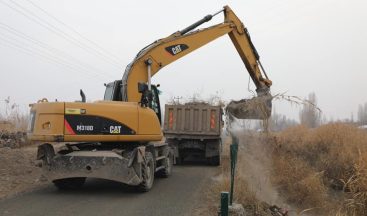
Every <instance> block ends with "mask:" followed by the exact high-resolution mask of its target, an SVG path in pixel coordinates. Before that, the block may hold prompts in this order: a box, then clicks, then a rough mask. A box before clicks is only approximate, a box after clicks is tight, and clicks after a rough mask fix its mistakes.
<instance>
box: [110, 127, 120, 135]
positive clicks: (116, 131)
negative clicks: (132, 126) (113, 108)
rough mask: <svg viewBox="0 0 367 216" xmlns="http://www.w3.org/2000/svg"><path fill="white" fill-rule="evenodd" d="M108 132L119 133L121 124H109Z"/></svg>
mask: <svg viewBox="0 0 367 216" xmlns="http://www.w3.org/2000/svg"><path fill="white" fill-rule="evenodd" d="M110 133H111V134H120V133H121V126H110Z"/></svg>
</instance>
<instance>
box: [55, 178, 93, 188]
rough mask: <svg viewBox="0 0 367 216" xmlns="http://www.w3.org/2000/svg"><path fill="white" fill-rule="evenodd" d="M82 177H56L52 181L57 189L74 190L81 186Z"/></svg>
mask: <svg viewBox="0 0 367 216" xmlns="http://www.w3.org/2000/svg"><path fill="white" fill-rule="evenodd" d="M85 179H86V178H84V177H79V178H67V179H58V180H54V181H53V182H52V183H54V185H55V186H56V187H57V188H58V189H59V190H75V189H78V188H81V187H82V186H83V185H84V183H85Z"/></svg>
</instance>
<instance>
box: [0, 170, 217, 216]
mask: <svg viewBox="0 0 367 216" xmlns="http://www.w3.org/2000/svg"><path fill="white" fill-rule="evenodd" d="M215 173H216V167H210V166H205V165H185V166H175V167H174V171H173V174H172V176H170V177H169V178H167V179H165V178H156V179H155V182H154V187H153V189H152V190H151V191H149V192H147V193H138V192H135V191H134V190H133V189H132V188H130V187H126V186H124V185H122V184H119V183H115V182H110V181H106V180H99V179H90V180H87V182H86V184H85V186H84V187H83V188H82V189H80V190H77V191H59V190H57V189H56V188H55V187H54V186H53V185H52V184H51V183H50V184H49V185H47V186H45V187H42V188H40V189H38V190H36V191H33V192H29V193H25V194H22V195H19V196H16V197H12V198H9V199H5V200H1V201H0V215H5V216H10V215H11V216H13V215H17V216H18V215H19V216H23V215H25V216H42V215H44V216H46V215H47V216H48V215H55V216H61V215H62V216H64V215H68V216H70V215H78V216H84V215H85V216H93V215H96V216H97V215H98V216H101V215H109V216H114V215H119V216H122V215H128V216H135V215H144V216H149V215H159V216H171V215H175V216H180V215H190V211H191V210H192V209H193V208H195V206H197V204H198V203H199V202H200V200H201V199H202V198H203V196H205V195H204V194H203V193H202V191H203V188H204V187H205V186H208V183H209V182H210V179H211V177H213V176H214V175H215Z"/></svg>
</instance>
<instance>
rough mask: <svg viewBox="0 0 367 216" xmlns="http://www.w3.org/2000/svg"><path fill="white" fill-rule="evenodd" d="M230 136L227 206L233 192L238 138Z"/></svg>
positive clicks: (230, 203)
mask: <svg viewBox="0 0 367 216" xmlns="http://www.w3.org/2000/svg"><path fill="white" fill-rule="evenodd" d="M231 135H232V144H231V145H230V156H231V192H230V193H231V194H230V197H229V198H230V200H229V205H232V203H233V190H234V178H235V172H236V164H237V152H238V138H237V137H236V136H234V135H233V134H231Z"/></svg>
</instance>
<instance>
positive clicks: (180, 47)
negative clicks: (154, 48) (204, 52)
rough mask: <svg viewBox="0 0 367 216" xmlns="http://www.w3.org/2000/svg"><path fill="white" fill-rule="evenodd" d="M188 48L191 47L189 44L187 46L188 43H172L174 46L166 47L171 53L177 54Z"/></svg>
mask: <svg viewBox="0 0 367 216" xmlns="http://www.w3.org/2000/svg"><path fill="white" fill-rule="evenodd" d="M188 48H189V46H187V45H186V44H175V45H172V46H168V47H166V48H165V49H166V51H167V52H169V53H170V54H171V55H177V54H179V53H181V52H182V51H184V50H186V49H188Z"/></svg>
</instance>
